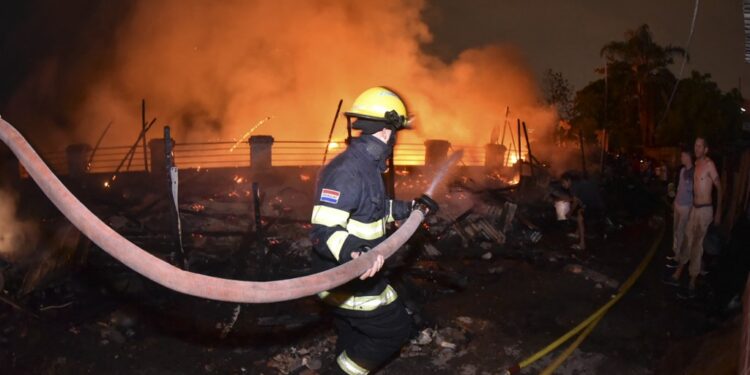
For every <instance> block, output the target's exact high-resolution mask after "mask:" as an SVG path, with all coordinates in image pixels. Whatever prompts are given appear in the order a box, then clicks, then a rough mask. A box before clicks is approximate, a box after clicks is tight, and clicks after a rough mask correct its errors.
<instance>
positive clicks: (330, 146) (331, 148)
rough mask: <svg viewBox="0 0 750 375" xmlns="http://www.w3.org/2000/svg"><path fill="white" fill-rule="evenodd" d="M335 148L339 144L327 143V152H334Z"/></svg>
mask: <svg viewBox="0 0 750 375" xmlns="http://www.w3.org/2000/svg"><path fill="white" fill-rule="evenodd" d="M337 148H339V144H338V142H331V143H329V144H328V150H329V151H330V150H335V149H337Z"/></svg>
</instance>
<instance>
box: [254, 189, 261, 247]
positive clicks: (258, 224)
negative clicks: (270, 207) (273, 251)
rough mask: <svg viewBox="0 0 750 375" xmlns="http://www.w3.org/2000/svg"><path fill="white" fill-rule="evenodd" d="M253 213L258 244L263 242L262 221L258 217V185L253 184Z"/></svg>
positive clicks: (259, 216)
mask: <svg viewBox="0 0 750 375" xmlns="http://www.w3.org/2000/svg"><path fill="white" fill-rule="evenodd" d="M253 211H254V212H253V213H254V215H255V217H254V219H255V234H256V236H257V237H258V240H259V241H260V242H262V241H263V220H262V217H261V215H260V185H258V183H257V182H253Z"/></svg>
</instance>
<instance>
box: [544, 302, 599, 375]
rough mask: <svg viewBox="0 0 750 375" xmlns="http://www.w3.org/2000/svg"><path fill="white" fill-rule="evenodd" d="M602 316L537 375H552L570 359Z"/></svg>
mask: <svg viewBox="0 0 750 375" xmlns="http://www.w3.org/2000/svg"><path fill="white" fill-rule="evenodd" d="M604 315H605V314H602V315H599V317H598V318H596V319H595V320H594V321H593V322H591V324H589V325H588V326H587V327H586V329H584V330H583V332H581V334H580V335H578V337H577V338H576V339H575V341H573V342H572V343H571V344H570V346H568V348H567V349H565V350H564V351H563V352H562V353H560V355H559V356H557V358H555V360H554V361H552V363H550V364H549V365H547V367H545V368H544V370H542V372H540V373H539V375H552V373H553V372H555V370H557V368H558V367H560V365H562V364H563V362H565V360H566V359H568V357H570V355H571V354H573V352H574V351H575V350H576V348H578V346H580V345H581V343H582V342H583V340H585V339H586V337H588V336H589V334H590V333H591V331H593V330H594V328H595V327H596V325H597V324H599V322H600V321H601V320H602V318H604Z"/></svg>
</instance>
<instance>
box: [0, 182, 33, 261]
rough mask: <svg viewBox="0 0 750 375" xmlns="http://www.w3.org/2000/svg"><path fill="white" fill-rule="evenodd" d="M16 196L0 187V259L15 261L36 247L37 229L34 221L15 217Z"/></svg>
mask: <svg viewBox="0 0 750 375" xmlns="http://www.w3.org/2000/svg"><path fill="white" fill-rule="evenodd" d="M16 209H17V196H16V195H15V194H14V193H12V192H11V191H9V190H6V189H0V223H2V225H0V259H3V260H6V261H15V260H17V259H18V258H19V257H20V256H21V255H22V254H24V253H26V252H27V251H29V250H33V249H34V248H35V247H36V244H37V241H38V238H39V231H38V226H37V223H36V222H35V221H32V220H21V219H19V218H17V217H16Z"/></svg>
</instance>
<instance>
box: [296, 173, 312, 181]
mask: <svg viewBox="0 0 750 375" xmlns="http://www.w3.org/2000/svg"><path fill="white" fill-rule="evenodd" d="M299 179H300V180H301V181H303V182H307V181H310V176H309V175H306V174H301V175H299Z"/></svg>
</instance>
